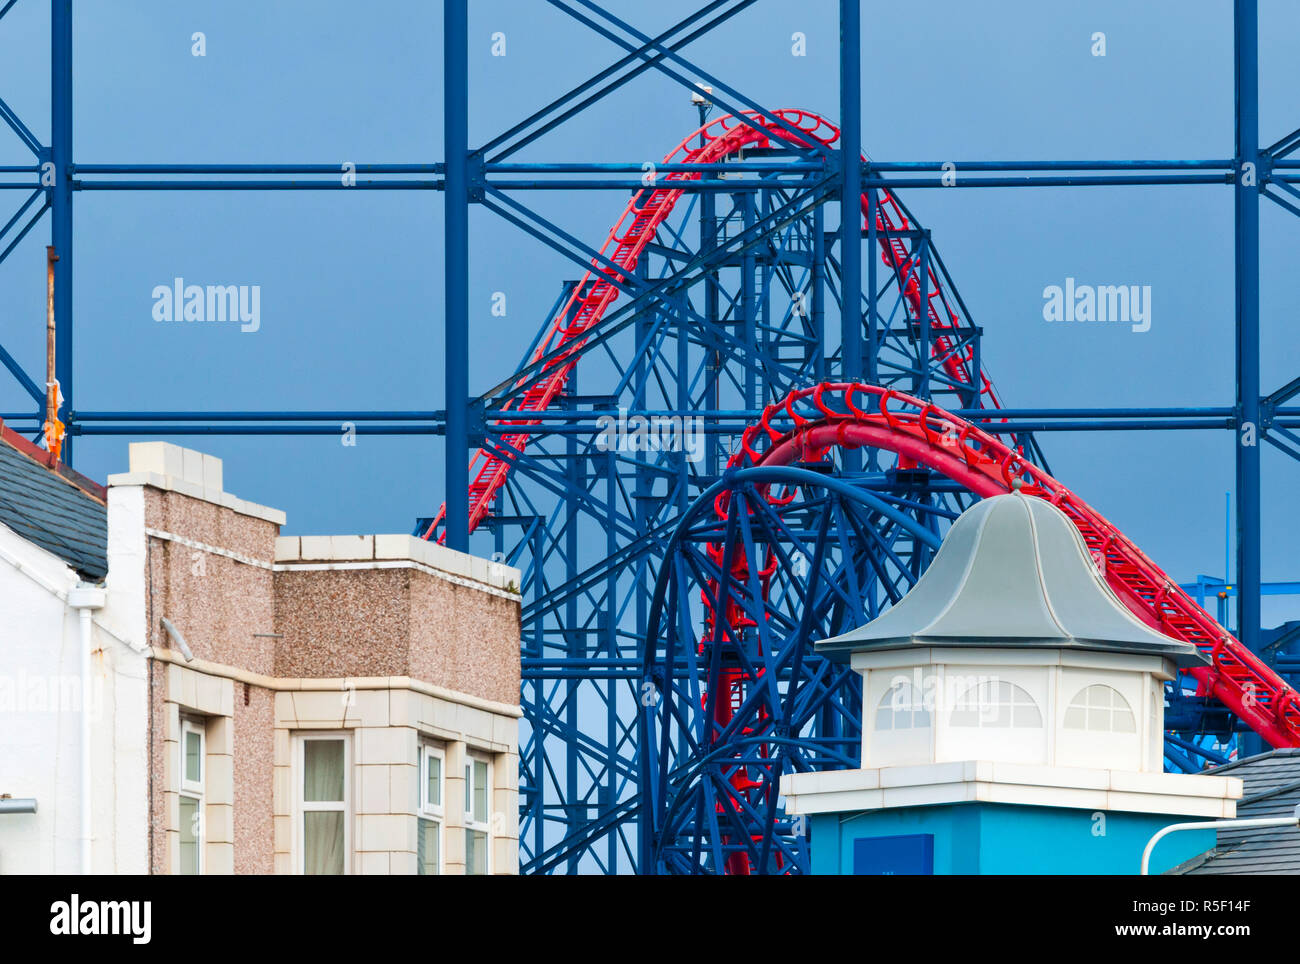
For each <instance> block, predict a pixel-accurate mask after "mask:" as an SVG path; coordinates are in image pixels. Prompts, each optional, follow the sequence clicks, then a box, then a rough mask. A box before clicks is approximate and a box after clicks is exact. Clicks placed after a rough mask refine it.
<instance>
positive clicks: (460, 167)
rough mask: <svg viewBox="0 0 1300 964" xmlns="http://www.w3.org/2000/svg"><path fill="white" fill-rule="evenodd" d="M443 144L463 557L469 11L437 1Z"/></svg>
mask: <svg viewBox="0 0 1300 964" xmlns="http://www.w3.org/2000/svg"><path fill="white" fill-rule="evenodd" d="M442 48H443V144H444V150H445V151H446V154H447V157H446V167H447V181H446V186H447V190H446V195H445V211H446V223H445V240H444V243H443V251H444V261H443V264H444V267H445V271H446V277H445V279H444V284H445V286H446V300H445V302H444V304H445V311H444V315H443V352H444V359H443V362H444V365H443V370H444V373H445V376H444V377H445V380H444V394H445V401H444V404H445V406H446V409H447V446H446V462H447V464H446V500H447V519H446V528H445V532H446V537H447V546H448V548H450V549H455V550H456V551H458V552H469V413H468V409H469V203H470V185H469V10H468V0H444V2H443V38H442Z"/></svg>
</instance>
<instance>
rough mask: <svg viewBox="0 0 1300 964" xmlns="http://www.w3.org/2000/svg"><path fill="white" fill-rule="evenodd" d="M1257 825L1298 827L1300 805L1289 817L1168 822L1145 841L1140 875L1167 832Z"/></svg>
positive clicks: (1144, 875) (1146, 867)
mask: <svg viewBox="0 0 1300 964" xmlns="http://www.w3.org/2000/svg"><path fill="white" fill-rule="evenodd" d="M1258 827H1300V806H1297V807H1296V808H1295V813H1293V814H1291V816H1289V817H1252V818H1251V819H1249V820H1210V821H1203V822H1201V823H1173V824H1170V825H1169V826H1168V827H1165V828H1164V829H1163V830H1160V831H1159V832H1157V833H1156V835H1155V836H1154V837H1152V838H1151V839H1150V840H1148V841H1147V846H1146V849H1145V850H1143V851H1142V876H1143V877H1146V876H1148V875H1149V874H1150V872H1151V870H1150V868H1151V851H1153V850H1155V849H1156V844H1158V843H1159V842H1160V841H1161V839H1163V838H1164V837H1165V835H1167V834H1171V833H1178V832H1179V831H1180V830H1219V829H1224V830H1253V829H1256V828H1258Z"/></svg>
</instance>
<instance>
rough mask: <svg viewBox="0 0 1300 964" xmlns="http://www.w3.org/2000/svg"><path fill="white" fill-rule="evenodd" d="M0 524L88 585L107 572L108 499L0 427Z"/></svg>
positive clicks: (74, 474)
mask: <svg viewBox="0 0 1300 964" xmlns="http://www.w3.org/2000/svg"><path fill="white" fill-rule="evenodd" d="M0 522H2V523H4V524H5V525H7V526H8V527H9V528H10V529H13V530H14V532H16V533H18V535H20V536H22V537H23V538H24V539H26V540H28V541H29V542H32V543H35V544H36V545H38V546H40V547H41V548H42V549H46V550H47V551H49V552H52V553H53V554H54V555H56V556H58V557H59V558H60V559H62V560H63V561H64V562H66V563H67V564H68V565H69V566H71V567H72V568H73V569H74V570H76V571H77V573H78V574H79V575H80V576H81V577H82V578H83V579H86V580H89V581H91V582H99V581H100V580H102V579H103V578H104V575H105V574H106V573H107V572H108V510H107V493H106V491H105V490H104V488H103V486H100V485H96V484H95V483H94V482H91V481H90V480H89V479H87V478H85V476H82V475H81V474H80V473H77V472H74V471H73V470H72V469H70V468H68V467H67V466H65V465H63V464H62V463H61V462H53V461H52V460H51V458H50V455H49V453H47V452H46V451H45V450H43V449H41V448H38V447H37V446H36V445H34V444H33V443H31V442H29V441H28V440H27V439H25V438H23V437H22V436H21V435H19V434H18V433H17V432H14V431H13V430H12V429H9V428H6V427H4V425H3V423H0Z"/></svg>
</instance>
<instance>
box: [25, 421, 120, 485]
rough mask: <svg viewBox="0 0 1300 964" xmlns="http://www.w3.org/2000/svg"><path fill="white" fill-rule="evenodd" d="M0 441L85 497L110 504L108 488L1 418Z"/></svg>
mask: <svg viewBox="0 0 1300 964" xmlns="http://www.w3.org/2000/svg"><path fill="white" fill-rule="evenodd" d="M0 441H3V442H5V443H7V444H8V445H9V447H10V448H12V449H14V450H15V451H17V452H19V453H20V454H22V455H23V456H25V457H26V458H28V459H30V460H31V461H33V462H35V463H36V464H37V465H39V466H41V467H42V468H44V469H46V470H47V471H48V472H50V474H51V475H54V476H55V477H57V478H59V479H62V480H63V481H64V482H65V483H67V484H68V485H70V486H72V487H73V488H74V489H76V490H78V491H79V492H81V493H83V494H84V495H88V496H90V497H91V498H92V499H94V500H96V501H97V502H100V503H101V504H103V505H107V504H108V489H107V488H106V487H104V486H102V485H100V484H99V483H98V482H96V481H95V480H94V479H91V478H89V477H87V476H85V475H82V474H81V473H80V472H78V471H77V470H76V469H74V468H73V467H72V466H70V465H68V464H66V463H64V462H61V461H59V460H58V459H56V458H55V457H54V455H53V454H52V453H51V452H48V451H47V450H45V449H43V448H41V447H40V446H39V445H37V444H36V443H35V442H33V441H31V440H30V439H28V438H26V437H25V436H23V435H21V434H19V433H18V432H16V431H14V430H13V429H11V428H10V427H9V426H8V425H6V424H5V423H4V419H2V418H0Z"/></svg>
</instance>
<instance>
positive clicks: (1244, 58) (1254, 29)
mask: <svg viewBox="0 0 1300 964" xmlns="http://www.w3.org/2000/svg"><path fill="white" fill-rule="evenodd" d="M1232 27H1233V67H1234V74H1235V82H1236V106H1237V111H1236V115H1237V116H1236V179H1235V187H1234V192H1233V196H1234V202H1235V203H1234V210H1235V217H1234V225H1235V251H1236V303H1237V339H1236V349H1237V350H1236V369H1237V377H1236V383H1237V406H1238V412H1239V425H1240V428H1239V429H1238V435H1237V440H1236V445H1234V446H1233V448H1234V450H1235V452H1236V482H1237V585H1238V586H1239V587H1240V593H1241V595H1240V598H1239V599H1238V601H1237V621H1238V629H1237V636H1238V638H1239V639H1240V640H1241V641H1242V643H1244V644H1245V645H1246V647H1247V648H1248V649H1249V650H1251V652H1255V651H1257V650H1258V649H1259V643H1260V635H1259V630H1260V591H1259V590H1260V582H1261V573H1260V544H1261V533H1260V451H1259V443H1260V441H1261V438H1260V436H1261V434H1262V432H1263V425H1262V424H1261V420H1260V381H1259V178H1260V153H1259V50H1258V48H1259V9H1258V2H1257V0H1235V4H1234V17H1233V25H1232ZM1244 743H1245V746H1244V748H1243V749H1245V750H1246V751H1247V752H1248V753H1249V752H1254V751H1257V750H1262V749H1263V748H1264V743H1263V741H1262V740H1261V739H1260V738H1259V737H1256V736H1254V734H1250V735H1248V736H1247V737H1246V738H1245V740H1244Z"/></svg>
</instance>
